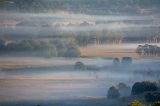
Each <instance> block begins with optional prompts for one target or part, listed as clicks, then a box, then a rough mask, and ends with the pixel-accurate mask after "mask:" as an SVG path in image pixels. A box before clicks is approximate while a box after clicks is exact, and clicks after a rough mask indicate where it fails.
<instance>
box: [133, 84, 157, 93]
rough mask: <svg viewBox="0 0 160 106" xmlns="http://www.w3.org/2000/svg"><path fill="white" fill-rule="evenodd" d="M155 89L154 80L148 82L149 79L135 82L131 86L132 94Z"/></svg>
mask: <svg viewBox="0 0 160 106" xmlns="http://www.w3.org/2000/svg"><path fill="white" fill-rule="evenodd" d="M157 89H158V87H157V84H156V83H155V82H150V81H143V82H136V83H135V84H134V85H133V86H132V95H137V94H142V93H144V92H147V91H156V90H157Z"/></svg>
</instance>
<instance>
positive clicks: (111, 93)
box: [107, 81, 160, 106]
mask: <svg viewBox="0 0 160 106" xmlns="http://www.w3.org/2000/svg"><path fill="white" fill-rule="evenodd" d="M130 95H132V96H135V95H136V96H138V95H140V96H142V95H143V97H144V99H145V101H146V102H149V103H153V102H156V101H160V92H159V86H158V84H157V83H156V82H151V81H142V82H136V83H134V84H133V86H132V89H131V88H130V87H129V86H127V85H126V84H124V83H119V84H118V85H116V86H112V87H110V88H109V90H108V93H107V98H109V99H118V98H120V97H128V96H130ZM124 99H125V98H124ZM136 104H137V105H136ZM128 106H144V105H140V103H139V102H137V101H134V102H132V103H131V104H130V105H128Z"/></svg>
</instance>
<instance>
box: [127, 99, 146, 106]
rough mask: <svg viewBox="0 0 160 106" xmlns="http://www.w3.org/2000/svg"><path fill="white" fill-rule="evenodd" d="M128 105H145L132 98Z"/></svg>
mask: <svg viewBox="0 0 160 106" xmlns="http://www.w3.org/2000/svg"><path fill="white" fill-rule="evenodd" d="M128 106H145V105H144V104H143V103H141V102H139V101H137V100H134V101H133V102H132V103H130V104H129V105H128Z"/></svg>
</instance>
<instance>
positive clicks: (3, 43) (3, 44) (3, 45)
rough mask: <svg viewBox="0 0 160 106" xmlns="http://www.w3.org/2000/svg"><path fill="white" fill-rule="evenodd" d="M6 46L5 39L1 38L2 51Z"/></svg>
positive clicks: (0, 46)
mask: <svg viewBox="0 0 160 106" xmlns="http://www.w3.org/2000/svg"><path fill="white" fill-rule="evenodd" d="M5 48H6V46H5V41H4V40H0V51H3V50H5Z"/></svg>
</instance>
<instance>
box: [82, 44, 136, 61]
mask: <svg viewBox="0 0 160 106" xmlns="http://www.w3.org/2000/svg"><path fill="white" fill-rule="evenodd" d="M136 47H137V45H135V44H119V45H111V44H108V45H90V46H87V47H82V48H80V51H81V53H82V56H86V57H90V56H91V57H94V56H96V57H125V56H129V57H132V58H138V55H137V54H136V52H135V51H136Z"/></svg>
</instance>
